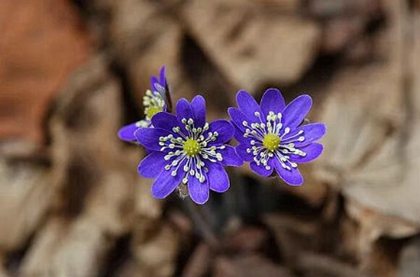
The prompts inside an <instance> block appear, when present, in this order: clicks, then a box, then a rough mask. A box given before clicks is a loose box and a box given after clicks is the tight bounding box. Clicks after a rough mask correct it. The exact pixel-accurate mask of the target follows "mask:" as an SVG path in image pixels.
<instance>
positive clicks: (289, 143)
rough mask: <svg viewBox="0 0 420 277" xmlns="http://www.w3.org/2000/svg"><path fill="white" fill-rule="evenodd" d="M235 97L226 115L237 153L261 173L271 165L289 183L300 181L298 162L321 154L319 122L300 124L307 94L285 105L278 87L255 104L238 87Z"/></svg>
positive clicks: (268, 172)
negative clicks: (236, 144) (232, 128)
mask: <svg viewBox="0 0 420 277" xmlns="http://www.w3.org/2000/svg"><path fill="white" fill-rule="evenodd" d="M236 100H237V104H238V108H239V109H236V108H229V115H230V117H231V118H232V122H233V124H234V125H235V126H236V128H235V129H236V132H235V138H236V139H237V140H238V141H239V142H240V144H239V145H238V146H237V147H236V151H237V153H238V155H239V156H240V157H241V158H242V159H243V160H245V161H248V162H250V167H251V169H252V170H253V171H254V172H255V173H257V174H259V175H261V176H264V177H268V176H271V175H272V174H273V170H274V169H275V170H276V172H277V174H278V175H279V176H280V177H281V178H282V179H283V180H284V181H285V182H286V183H288V184H289V185H293V186H298V185H301V184H302V183H303V177H302V175H301V173H300V172H299V169H298V163H307V162H310V161H312V160H314V159H316V158H317V157H318V156H319V155H321V153H322V150H323V146H322V145H321V144H319V143H315V141H316V140H318V139H320V138H321V137H322V136H324V135H325V132H326V126H325V124H323V123H311V124H306V125H301V123H302V122H303V120H304V119H305V116H306V115H307V113H308V112H309V110H310V108H311V106H312V99H311V97H310V96H308V95H301V96H299V97H298V98H296V99H295V100H293V101H292V102H291V103H289V104H288V105H287V106H286V105H285V102H284V99H283V96H282V95H281V93H280V91H279V90H277V89H268V90H267V91H266V92H265V93H264V95H263V97H262V99H261V104H260V105H258V103H257V102H256V101H255V99H254V98H253V97H252V96H251V95H250V94H249V93H248V92H246V91H244V90H241V91H239V92H238V94H237V96H236Z"/></svg>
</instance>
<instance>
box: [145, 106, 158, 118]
mask: <svg viewBox="0 0 420 277" xmlns="http://www.w3.org/2000/svg"><path fill="white" fill-rule="evenodd" d="M161 111H162V108H161V107H148V108H147V109H146V117H147V118H152V117H153V116H154V115H155V114H157V113H158V112H161Z"/></svg>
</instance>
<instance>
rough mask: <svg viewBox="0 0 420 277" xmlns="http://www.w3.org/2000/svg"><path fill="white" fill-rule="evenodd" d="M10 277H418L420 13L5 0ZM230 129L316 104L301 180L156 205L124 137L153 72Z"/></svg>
mask: <svg viewBox="0 0 420 277" xmlns="http://www.w3.org/2000/svg"><path fill="white" fill-rule="evenodd" d="M0 34H1V36H0V276H1V277H8V276H25V277H26V276H29V277H32V276H33V277H37V276H40V277H41V276H42V277H46V276H54V277H56V276H63V277H64V276H69V277H94V276H98V277H116V276H119V277H134V276H136V277H142V276H144V277H146V276H147V277H172V276H183V277H196V276H197V277H198V276H205V277H225V276H226V277H236V276H238V277H239V276H240V277H242V276H245V277H248V276H249V277H254V276H266V277H271V276H273V277H289V276H290V277H354V276H362V277H367V276H371V277H375V276H378V277H394V276H397V277H416V276H419V275H420V235H419V234H420V1H418V0H411V1H408V0H253V1H251V0H229V1H226V0H211V1H209V0H1V1H0ZM163 65H165V66H166V67H167V79H168V83H169V86H170V88H171V92H172V97H173V99H174V100H177V99H179V98H181V97H185V98H187V99H191V98H192V97H193V96H194V95H195V94H197V93H200V94H202V95H204V96H205V97H206V99H207V103H208V112H209V113H208V117H209V119H210V120H211V119H214V118H216V117H224V118H226V117H227V113H226V109H227V107H229V106H234V105H235V103H234V99H235V94H236V91H237V90H238V89H246V90H248V91H250V92H251V93H252V94H253V95H254V96H255V97H256V98H257V99H259V98H260V97H261V95H262V93H263V92H264V90H265V89H266V88H268V87H278V88H279V89H281V90H282V92H283V94H284V96H285V98H286V99H287V101H290V100H292V99H293V98H294V97H296V96H297V95H299V94H302V93H307V94H309V95H311V96H312V97H313V99H314V107H313V109H312V111H311V114H310V115H309V119H310V120H311V121H321V122H325V123H326V124H327V126H328V132H327V136H326V137H325V138H324V139H322V143H323V144H324V146H325V151H324V154H323V155H322V157H321V158H320V159H318V160H316V161H315V162H313V163H311V164H308V165H305V166H302V172H303V175H304V177H305V184H304V185H303V186H302V187H290V186H288V185H286V184H285V183H283V182H282V181H281V180H280V179H276V178H273V179H263V178H259V177H258V176H256V175H254V174H253V173H252V172H251V171H250V170H249V169H248V167H247V166H243V167H241V168H235V169H231V170H230V171H229V174H230V176H231V183H232V186H231V189H230V190H229V191H228V192H227V193H224V194H216V193H213V194H212V195H211V197H210V201H209V202H208V203H207V204H206V205H204V206H197V205H194V204H192V203H191V201H190V200H189V199H185V200H182V199H180V198H179V197H177V195H176V194H175V193H174V194H173V195H172V196H171V197H169V198H168V199H166V200H164V201H162V200H156V199H153V198H152V197H151V195H150V185H151V183H152V180H149V179H143V178H141V177H139V176H138V174H137V164H138V162H139V161H140V159H141V158H142V157H143V156H144V154H145V153H144V151H143V150H142V149H141V148H140V147H138V146H136V145H130V144H127V143H124V142H122V141H119V140H118V138H117V135H116V133H117V131H118V129H119V128H120V127H121V126H123V125H125V124H128V123H131V122H133V121H136V120H138V119H139V118H141V116H142V114H143V107H142V97H143V95H144V92H145V91H146V89H148V88H149V77H150V76H151V75H157V74H158V72H159V69H160V67H161V66H163Z"/></svg>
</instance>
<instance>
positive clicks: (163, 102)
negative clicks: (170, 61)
mask: <svg viewBox="0 0 420 277" xmlns="http://www.w3.org/2000/svg"><path fill="white" fill-rule="evenodd" d="M150 84H151V88H152V90H148V91H146V95H145V96H144V97H143V106H144V119H142V120H139V121H137V122H134V123H131V124H129V125H126V126H124V127H122V128H121V129H120V130H119V131H118V136H119V138H120V139H122V140H125V141H136V137H135V136H134V132H135V131H136V130H137V129H139V128H145V127H149V126H151V119H152V117H153V116H154V115H155V114H157V113H158V112H162V111H166V110H167V109H168V106H169V105H170V103H169V102H170V99H169V89H168V86H167V84H166V77H165V67H162V69H161V70H160V77H159V80H158V79H157V78H156V77H155V76H152V77H151V78H150Z"/></svg>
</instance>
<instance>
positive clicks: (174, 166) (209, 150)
mask: <svg viewBox="0 0 420 277" xmlns="http://www.w3.org/2000/svg"><path fill="white" fill-rule="evenodd" d="M152 124H153V126H154V127H153V128H142V129H138V130H137V131H136V132H135V135H136V137H137V140H138V142H139V143H140V144H141V145H143V146H144V147H145V148H146V149H147V150H148V151H149V154H148V155H147V156H146V157H145V158H144V159H143V161H142V162H141V163H140V165H139V167H138V171H139V173H140V174H141V175H142V176H144V177H146V178H155V181H154V183H153V185H152V195H153V196H154V197H156V198H159V199H161V198H165V197H166V196H168V195H169V194H170V193H172V192H173V191H174V190H175V189H176V188H177V187H178V186H179V185H180V184H187V186H188V192H189V195H190V197H191V199H192V200H193V201H194V202H196V203H197V204H204V203H205V202H206V201H207V200H208V198H209V190H213V191H216V192H225V191H227V190H228V189H229V186H230V182H229V178H228V175H227V173H226V171H225V169H224V166H227V165H228V166H240V165H242V163H243V162H242V159H241V158H240V157H239V156H238V155H237V154H236V152H235V149H234V148H233V147H232V146H229V145H226V143H227V142H228V141H229V140H230V139H231V138H232V136H233V134H234V128H233V126H232V125H231V123H230V122H229V121H227V120H216V121H213V122H212V123H210V124H209V123H207V122H206V103H205V100H204V98H203V97H202V96H196V97H194V99H193V100H192V101H191V103H189V102H188V101H187V100H186V99H180V100H179V101H178V102H177V104H176V116H175V115H173V114H170V113H167V112H160V113H157V114H156V115H155V116H153V118H152Z"/></svg>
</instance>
